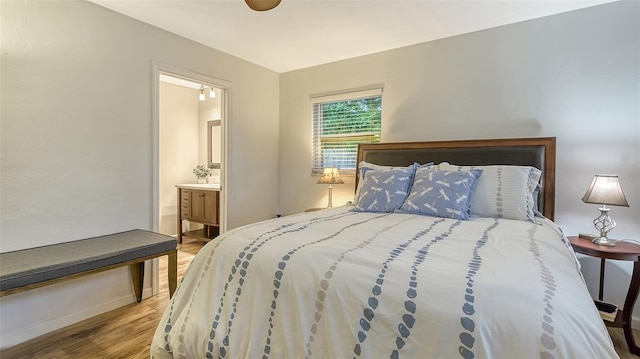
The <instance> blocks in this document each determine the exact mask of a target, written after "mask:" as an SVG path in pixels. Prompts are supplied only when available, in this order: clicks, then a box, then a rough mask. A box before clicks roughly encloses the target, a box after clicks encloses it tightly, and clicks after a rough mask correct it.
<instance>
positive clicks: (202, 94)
mask: <svg viewBox="0 0 640 359" xmlns="http://www.w3.org/2000/svg"><path fill="white" fill-rule="evenodd" d="M198 99H200V101H204V86H203V85H200V95H198Z"/></svg>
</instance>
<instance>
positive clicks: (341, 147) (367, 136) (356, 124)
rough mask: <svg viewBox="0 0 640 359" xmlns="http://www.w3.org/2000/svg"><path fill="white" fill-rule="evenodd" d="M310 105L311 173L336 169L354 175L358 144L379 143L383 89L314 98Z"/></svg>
mask: <svg viewBox="0 0 640 359" xmlns="http://www.w3.org/2000/svg"><path fill="white" fill-rule="evenodd" d="M311 102H312V106H313V134H312V136H313V139H312V156H313V159H312V164H311V173H312V174H322V170H323V168H325V167H337V168H339V169H340V170H341V171H340V173H341V174H350V172H351V174H355V169H356V160H357V158H356V157H357V155H358V144H359V143H376V142H380V129H381V122H382V121H381V119H382V89H381V88H377V89H372V90H365V91H358V92H350V93H345V94H340V95H333V96H322V97H312V98H311ZM344 170H346V171H344ZM349 170H352V171H349Z"/></svg>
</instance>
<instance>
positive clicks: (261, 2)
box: [244, 0, 280, 11]
mask: <svg viewBox="0 0 640 359" xmlns="http://www.w3.org/2000/svg"><path fill="white" fill-rule="evenodd" d="M244 2H246V3H247V5H249V7H250V8H251V9H252V10H255V11H267V10H271V9H273V8H274V7H276V6H278V4H280V0H244Z"/></svg>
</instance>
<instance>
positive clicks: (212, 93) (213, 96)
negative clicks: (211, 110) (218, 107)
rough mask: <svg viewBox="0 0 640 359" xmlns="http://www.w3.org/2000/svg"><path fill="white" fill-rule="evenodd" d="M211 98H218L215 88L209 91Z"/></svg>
mask: <svg viewBox="0 0 640 359" xmlns="http://www.w3.org/2000/svg"><path fill="white" fill-rule="evenodd" d="M209 98H216V90H215V89H214V88H213V87H212V88H210V89H209Z"/></svg>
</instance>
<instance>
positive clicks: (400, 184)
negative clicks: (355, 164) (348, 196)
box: [353, 166, 414, 212]
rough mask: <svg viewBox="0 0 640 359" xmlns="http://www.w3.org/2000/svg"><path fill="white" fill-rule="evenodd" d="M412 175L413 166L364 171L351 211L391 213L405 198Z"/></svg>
mask: <svg viewBox="0 0 640 359" xmlns="http://www.w3.org/2000/svg"><path fill="white" fill-rule="evenodd" d="M413 174H414V168H413V166H410V167H408V168H402V169H395V170H371V169H368V170H365V171H364V176H363V180H362V188H360V195H359V196H358V199H357V201H356V204H355V207H354V208H353V211H356V212H393V210H394V209H396V208H398V207H400V206H401V205H402V203H403V202H404V200H405V199H406V198H407V193H408V192H409V186H411V183H412V182H413Z"/></svg>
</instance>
